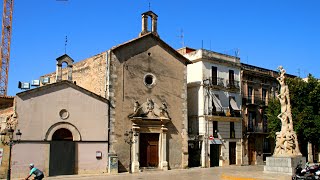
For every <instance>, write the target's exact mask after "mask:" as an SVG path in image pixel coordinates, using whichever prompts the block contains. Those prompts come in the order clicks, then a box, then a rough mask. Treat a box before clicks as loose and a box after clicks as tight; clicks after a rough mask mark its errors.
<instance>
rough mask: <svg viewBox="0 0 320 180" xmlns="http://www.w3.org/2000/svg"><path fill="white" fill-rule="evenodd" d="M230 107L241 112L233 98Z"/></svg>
mask: <svg viewBox="0 0 320 180" xmlns="http://www.w3.org/2000/svg"><path fill="white" fill-rule="evenodd" d="M230 105H231V108H232V109H233V110H235V111H240V108H239V107H238V105H237V102H236V101H235V100H234V99H233V98H230Z"/></svg>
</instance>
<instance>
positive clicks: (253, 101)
mask: <svg viewBox="0 0 320 180" xmlns="http://www.w3.org/2000/svg"><path fill="white" fill-rule="evenodd" d="M242 99H243V104H246V105H257V106H267V105H268V102H267V99H266V98H259V97H254V96H247V97H245V96H243V97H242Z"/></svg>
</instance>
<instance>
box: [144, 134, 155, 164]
mask: <svg viewBox="0 0 320 180" xmlns="http://www.w3.org/2000/svg"><path fill="white" fill-rule="evenodd" d="M158 164H159V134H158V133H141V134H140V166H141V167H158Z"/></svg>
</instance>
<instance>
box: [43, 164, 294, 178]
mask: <svg viewBox="0 0 320 180" xmlns="http://www.w3.org/2000/svg"><path fill="white" fill-rule="evenodd" d="M45 179H50V180H54V179H66V180H76V179H80V180H85V179H90V180H91V179H93V180H108V179H112V180H122V179H124V180H127V179H128V180H291V176H290V175H286V174H279V173H266V172H263V166H228V167H213V168H190V169H179V170H169V171H146V172H141V173H136V174H129V173H119V174H116V175H109V174H99V175H70V176H57V177H47V178H45Z"/></svg>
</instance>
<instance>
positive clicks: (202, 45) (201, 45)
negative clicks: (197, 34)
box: [201, 40, 203, 49]
mask: <svg viewBox="0 0 320 180" xmlns="http://www.w3.org/2000/svg"><path fill="white" fill-rule="evenodd" d="M201 49H203V40H201Z"/></svg>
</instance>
